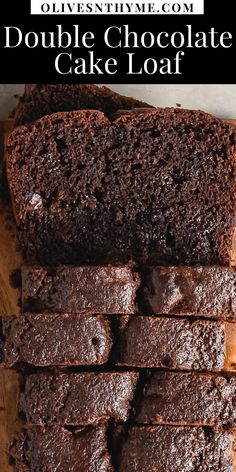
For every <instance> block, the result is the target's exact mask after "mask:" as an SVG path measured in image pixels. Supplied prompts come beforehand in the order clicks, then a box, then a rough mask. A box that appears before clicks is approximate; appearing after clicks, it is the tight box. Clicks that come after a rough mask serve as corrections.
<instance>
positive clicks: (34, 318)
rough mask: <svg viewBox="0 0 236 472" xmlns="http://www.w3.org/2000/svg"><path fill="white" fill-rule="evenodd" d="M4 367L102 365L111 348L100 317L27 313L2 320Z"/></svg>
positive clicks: (107, 329)
mask: <svg viewBox="0 0 236 472" xmlns="http://www.w3.org/2000/svg"><path fill="white" fill-rule="evenodd" d="M2 321H3V340H4V341H3V356H2V357H3V364H4V365H5V366H6V367H13V366H14V365H17V364H21V363H28V364H33V365H35V366H49V365H51V366H53V365H66V366H68V365H101V364H104V363H106V362H107V361H108V358H109V354H110V349H111V346H112V339H111V332H110V325H109V322H108V320H107V319H106V318H105V317H102V316H92V315H91V316H90V315H88V316H86V317H85V316H83V315H75V314H70V315H67V314H63V315H62V314H58V315H57V314H38V315H37V314H26V315H24V316H19V317H5V318H3V320H2Z"/></svg>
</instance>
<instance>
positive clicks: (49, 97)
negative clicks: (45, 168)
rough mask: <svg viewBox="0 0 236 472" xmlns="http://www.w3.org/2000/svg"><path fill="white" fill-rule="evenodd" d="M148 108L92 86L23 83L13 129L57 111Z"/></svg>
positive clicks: (106, 112) (112, 111) (111, 110)
mask: <svg viewBox="0 0 236 472" xmlns="http://www.w3.org/2000/svg"><path fill="white" fill-rule="evenodd" d="M139 107H149V108H152V107H151V105H148V104H147V103H144V102H141V101H139V100H136V99H134V98H132V97H125V96H123V95H120V94H119V93H116V92H113V91H112V90H110V89H109V88H108V87H97V86H96V85H94V84H50V85H49V84H27V85H26V86H25V93H24V95H23V96H22V97H20V101H19V104H18V107H17V108H16V112H15V117H14V121H15V126H19V125H23V124H25V123H30V122H31V121H34V120H36V119H38V118H41V117H42V116H44V115H51V114H52V113H55V112H58V111H73V110H79V109H85V110H86V109H91V110H101V111H103V112H104V113H105V114H106V115H108V116H110V115H112V114H113V113H115V112H116V111H117V110H120V109H125V110H129V109H132V108H139Z"/></svg>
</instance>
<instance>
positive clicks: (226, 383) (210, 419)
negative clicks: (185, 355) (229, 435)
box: [135, 372, 236, 429]
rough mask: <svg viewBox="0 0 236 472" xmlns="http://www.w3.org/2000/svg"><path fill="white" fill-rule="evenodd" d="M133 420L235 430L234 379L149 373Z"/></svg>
mask: <svg viewBox="0 0 236 472" xmlns="http://www.w3.org/2000/svg"><path fill="white" fill-rule="evenodd" d="M135 421H136V422H138V423H141V424H168V425H171V424H173V425H188V426H190V425H195V426H204V425H205V426H211V427H217V428H224V429H228V428H229V429H231V428H235V426H236V378H234V377H231V378H225V377H219V376H215V375H210V374H194V373H192V372H191V373H177V372H152V373H150V375H149V378H148V380H147V381H146V383H145V386H144V389H143V392H142V395H141V398H140V402H139V408H138V410H137V414H136V417H135Z"/></svg>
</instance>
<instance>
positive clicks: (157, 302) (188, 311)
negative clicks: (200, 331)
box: [139, 266, 236, 321]
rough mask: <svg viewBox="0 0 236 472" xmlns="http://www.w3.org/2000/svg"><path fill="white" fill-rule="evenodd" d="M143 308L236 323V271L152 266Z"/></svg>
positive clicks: (145, 277) (145, 281)
mask: <svg viewBox="0 0 236 472" xmlns="http://www.w3.org/2000/svg"><path fill="white" fill-rule="evenodd" d="M139 302H140V305H141V306H142V308H143V310H144V311H147V312H149V313H154V314H167V315H169V314H170V315H179V316H198V317H201V316H203V317H206V318H212V319H214V318H216V319H224V320H227V321H236V270H235V269H233V268H229V267H220V266H211V267H187V266H178V267H160V266H159V267H150V268H148V269H146V270H145V273H144V274H143V286H142V291H141V294H140V300H139Z"/></svg>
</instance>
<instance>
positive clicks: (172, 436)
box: [117, 426, 234, 472]
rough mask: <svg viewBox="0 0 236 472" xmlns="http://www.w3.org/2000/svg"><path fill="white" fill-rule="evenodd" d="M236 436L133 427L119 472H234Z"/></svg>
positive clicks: (196, 430)
mask: <svg viewBox="0 0 236 472" xmlns="http://www.w3.org/2000/svg"><path fill="white" fill-rule="evenodd" d="M232 450H233V435H231V434H226V433H213V432H212V431H209V430H205V429H204V428H196V427H195V428H191V427H170V426H156V427H155V426H150V427H137V426H136V427H132V428H130V430H129V433H128V438H127V439H126V440H125V442H124V446H123V450H122V454H121V461H120V465H119V467H118V469H117V470H118V471H119V472H127V471H128V472H147V471H149V472H157V471H158V472H167V471H168V472H216V471H217V472H233V470H234V469H233V461H232Z"/></svg>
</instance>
